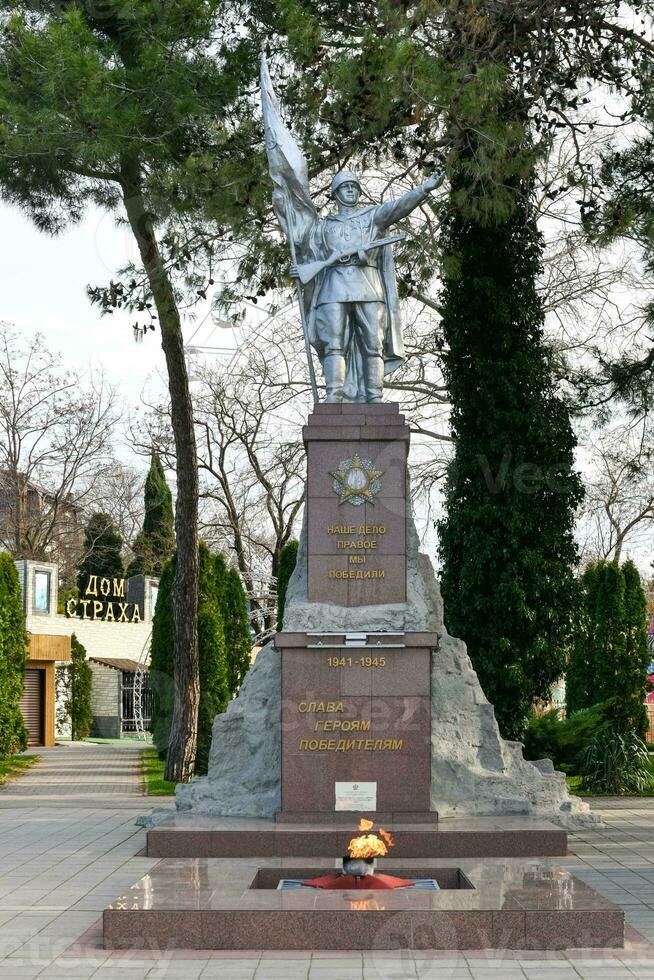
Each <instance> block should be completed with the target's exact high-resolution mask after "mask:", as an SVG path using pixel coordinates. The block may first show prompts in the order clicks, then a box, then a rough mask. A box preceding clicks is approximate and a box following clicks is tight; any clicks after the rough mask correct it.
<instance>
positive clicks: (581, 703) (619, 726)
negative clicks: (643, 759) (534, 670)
mask: <svg viewBox="0 0 654 980" xmlns="http://www.w3.org/2000/svg"><path fill="white" fill-rule="evenodd" d="M650 660H651V656H650V653H649V648H648V643H647V604H646V600H645V594H644V592H643V588H642V585H641V582H640V575H639V574H638V570H637V569H636V567H635V565H634V564H633V562H631V561H628V562H625V564H624V565H623V566H622V568H620V567H619V566H618V565H616V564H615V562H607V561H599V562H594V563H592V564H590V565H589V566H588V567H587V568H586V570H585V571H584V573H583V575H582V577H581V601H580V606H579V613H578V617H577V622H576V626H575V636H574V643H573V647H572V655H571V658H570V664H569V666H568V672H567V675H566V687H567V701H568V711H569V712H575V711H577V710H579V709H580V708H584V707H587V706H588V705H591V704H595V703H598V702H600V701H606V700H608V699H612V701H613V703H614V705H615V709H614V717H613V723H614V727H615V730H616V731H618V732H629V731H635V732H636V733H637V734H638V735H639V736H641V737H642V736H643V735H644V734H645V732H646V730H647V712H646V709H645V707H644V704H643V702H644V700H645V695H646V693H647V689H648V680H647V668H648V667H649V663H650Z"/></svg>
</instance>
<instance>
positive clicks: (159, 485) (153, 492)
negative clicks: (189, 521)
mask: <svg viewBox="0 0 654 980" xmlns="http://www.w3.org/2000/svg"><path fill="white" fill-rule="evenodd" d="M144 498H145V499H144V503H145V516H144V518H143V529H142V530H141V531H140V532H139V533H138V535H137V536H136V539H135V541H134V544H133V545H132V551H133V552H134V558H133V560H132V562H131V563H130V565H129V568H128V569H127V577H128V578H129V577H130V576H132V575H156V576H159V575H161V571H162V569H163V566H164V564H165V562H166V561H167V560H168V559H169V558H170V556H171V555H172V553H173V551H174V550H175V530H174V518H173V497H172V494H171V492H170V488H169V486H168V484H167V482H166V474H165V473H164V468H163V466H162V465H161V460H160V459H159V455H158V453H157V452H156V451H155V450H154V449H153V450H152V457H151V460H150V469H149V471H148V475H147V477H146V480H145V493H144Z"/></svg>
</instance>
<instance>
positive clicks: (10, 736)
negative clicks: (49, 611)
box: [0, 552, 28, 758]
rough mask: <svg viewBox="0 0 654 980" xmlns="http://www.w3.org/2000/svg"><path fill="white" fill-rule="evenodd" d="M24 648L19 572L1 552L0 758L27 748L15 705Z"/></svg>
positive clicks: (24, 656)
mask: <svg viewBox="0 0 654 980" xmlns="http://www.w3.org/2000/svg"><path fill="white" fill-rule="evenodd" d="M27 651H28V637H27V630H26V629H25V614H24V613H23V598H22V595H21V591H20V581H19V579H18V572H17V571H16V566H15V565H14V560H13V558H12V557H11V555H9V554H7V553H6V552H0V758H2V757H3V756H7V755H11V754H12V753H13V752H18V751H21V750H22V749H25V748H27V729H26V728H25V723H24V721H23V716H22V714H21V711H20V708H19V706H18V704H19V701H20V698H21V696H22V693H23V683H24V681H23V677H24V673H25V664H26V663H27Z"/></svg>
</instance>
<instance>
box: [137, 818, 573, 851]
mask: <svg viewBox="0 0 654 980" xmlns="http://www.w3.org/2000/svg"><path fill="white" fill-rule="evenodd" d="M330 816H331V815H330ZM398 816H400V815H398ZM341 817H342V819H341V820H340V821H339V822H338V823H337V824H333V823H326V824H322V825H321V824H319V823H315V824H314V825H313V826H310V825H307V824H303V823H299V824H296V825H292V824H286V823H273V822H272V821H266V820H239V819H231V820H230V819H224V818H219V817H216V818H211V817H203V818H202V817H194V816H193V815H192V814H188V815H186V814H183V813H181V814H177V815H176V816H175V817H173V818H172V819H171V820H170V821H168V822H166V823H164V824H161V825H160V826H158V827H156V828H154V829H153V830H149V831H148V836H147V853H148V857H172V858H174V857H186V858H191V857H215V858H227V857H231V858H248V857H324V858H330V857H334V855H339V854H344V853H345V852H346V850H347V845H348V843H349V841H350V840H351V838H352V835H353V833H354V832H355V830H356V827H357V823H358V816H356V818H355V819H352V817H351V816H350V815H349V814H341ZM386 824H387V826H386V829H387V830H391V831H392V832H393V835H394V837H395V839H396V841H397V845H396V847H395V849H394V851H393V856H394V857H396V858H421V857H428V858H454V857H456V858H459V857H543V856H544V857H556V856H561V855H565V854H566V853H567V834H566V832H565V831H564V830H561V829H560V828H559V827H555V826H554V824H551V823H548V822H547V821H537V820H534V819H532V818H530V817H505V818H499V817H498V818H489V817H480V818H470V819H465V820H464V819H462V820H441V821H440V822H438V823H431V824H417V823H406V824H404V823H402V822H401V820H400V821H386Z"/></svg>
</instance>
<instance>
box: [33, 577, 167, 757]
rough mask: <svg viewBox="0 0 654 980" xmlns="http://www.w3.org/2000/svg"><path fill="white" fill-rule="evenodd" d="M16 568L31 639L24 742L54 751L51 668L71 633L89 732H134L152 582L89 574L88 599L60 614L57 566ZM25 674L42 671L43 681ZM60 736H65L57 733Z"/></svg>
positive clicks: (63, 656) (143, 690)
mask: <svg viewBox="0 0 654 980" xmlns="http://www.w3.org/2000/svg"><path fill="white" fill-rule="evenodd" d="M16 568H17V569H18V576H19V579H20V583H21V590H22V594H23V609H24V611H25V621H26V625H27V630H28V632H29V634H30V661H29V663H28V668H27V673H26V688H25V695H24V698H23V705H22V707H23V715H24V717H25V720H26V724H27V726H28V729H29V731H30V744H32V745H54V738H55V714H56V703H55V702H56V694H55V684H54V677H55V665H56V664H57V663H64V662H65V661H67V660H69V659H70V637H71V636H72V634H73V633H75V635H76V636H77V639H78V640H79V641H80V643H82V644H83V645H84V647H85V648H86V653H87V657H88V660H89V664H90V666H91V670H92V671H93V691H92V699H91V703H92V708H93V728H92V731H91V734H92V735H94V736H96V737H100V738H119V737H120V736H121V735H122V734H126V733H132V732H134V731H138V727H139V725H140V724H142V723H143V722H147V721H148V720H149V718H148V708H149V703H150V701H149V699H150V695H149V684H148V679H147V676H146V675H147V665H148V663H149V659H150V636H151V632H152V616H153V614H154V608H155V605H156V601H157V591H158V586H159V581H158V579H156V578H152V577H150V576H144V575H136V576H134V577H133V578H130V579H105V578H98V577H95V578H94V577H93V576H92V577H91V580H90V582H89V587H88V589H87V593H86V595H84V596H80V597H79V598H71V599H68V601H67V602H66V603H65V608H64V611H63V612H58V611H57V608H58V603H59V576H58V567H57V565H55V564H53V563H50V562H42V561H33V560H27V559H25V560H21V561H17V562H16ZM33 654H34V655H33ZM30 671H40V672H42V674H43V676H41V674H39V675H38V676H37V674H32V673H30ZM144 709H145V710H144ZM41 719H42V720H41ZM59 734H64V731H62V730H61V729H60V731H59Z"/></svg>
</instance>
